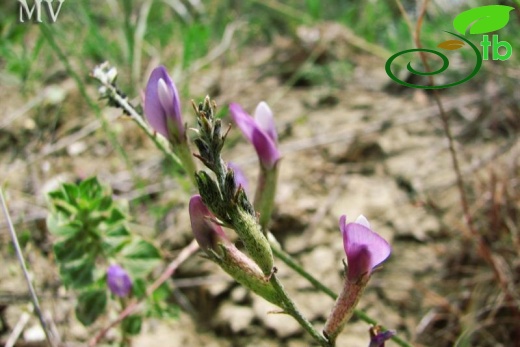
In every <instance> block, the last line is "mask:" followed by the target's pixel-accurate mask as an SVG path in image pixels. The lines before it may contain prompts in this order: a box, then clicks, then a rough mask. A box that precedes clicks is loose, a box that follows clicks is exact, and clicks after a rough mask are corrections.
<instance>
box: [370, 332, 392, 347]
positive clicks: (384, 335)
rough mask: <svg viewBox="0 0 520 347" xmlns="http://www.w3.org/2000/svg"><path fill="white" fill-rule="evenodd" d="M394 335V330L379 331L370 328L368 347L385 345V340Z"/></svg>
mask: <svg viewBox="0 0 520 347" xmlns="http://www.w3.org/2000/svg"><path fill="white" fill-rule="evenodd" d="M394 335H395V330H387V331H385V332H379V331H378V329H374V330H373V329H370V344H369V345H368V347H385V341H386V340H390V339H391V338H392V336H394Z"/></svg>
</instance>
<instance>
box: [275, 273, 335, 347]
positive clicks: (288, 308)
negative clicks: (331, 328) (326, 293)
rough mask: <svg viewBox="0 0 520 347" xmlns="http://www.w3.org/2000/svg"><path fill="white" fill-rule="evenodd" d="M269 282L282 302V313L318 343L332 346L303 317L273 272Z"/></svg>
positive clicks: (328, 346)
mask: <svg viewBox="0 0 520 347" xmlns="http://www.w3.org/2000/svg"><path fill="white" fill-rule="evenodd" d="M271 283H272V285H273V287H274V289H275V290H276V291H277V292H278V294H279V296H280V300H281V302H282V309H283V310H284V313H287V314H288V315H290V316H291V317H293V318H294V319H295V320H296V321H297V322H298V323H299V324H300V326H301V327H302V328H304V329H305V331H307V332H308V333H309V334H310V335H311V336H312V337H313V338H314V339H315V340H316V342H318V343H319V344H320V346H322V347H333V346H334V344H331V343H330V342H329V340H328V339H327V338H326V337H325V336H323V335H322V334H320V333H319V332H318V331H317V330H316V329H314V327H313V326H312V324H311V322H309V321H308V320H307V318H305V317H304V316H303V315H302V314H301V312H300V311H299V310H298V308H297V307H296V304H295V303H294V302H293V301H292V300H291V299H290V298H289V296H288V295H287V293H286V292H285V289H284V288H283V286H282V284H281V283H280V281H279V280H278V277H277V276H276V274H273V275H272V276H271Z"/></svg>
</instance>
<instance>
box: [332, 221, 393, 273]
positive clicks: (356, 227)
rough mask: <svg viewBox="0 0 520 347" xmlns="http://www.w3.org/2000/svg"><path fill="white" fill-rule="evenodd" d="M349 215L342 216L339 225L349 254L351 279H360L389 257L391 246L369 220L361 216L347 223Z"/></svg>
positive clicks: (346, 251)
mask: <svg viewBox="0 0 520 347" xmlns="http://www.w3.org/2000/svg"><path fill="white" fill-rule="evenodd" d="M346 220H347V216H345V215H343V216H341V218H340V220H339V227H340V230H341V233H342V234H343V246H344V247H345V253H346V254H347V262H348V273H347V278H348V279H349V280H350V281H355V280H357V279H359V278H360V277H361V276H363V275H364V274H368V275H370V274H371V273H372V270H373V269H374V268H375V267H377V266H378V265H379V264H381V263H382V262H383V261H385V260H386V258H388V256H389V255H390V252H391V247H390V245H389V244H388V242H386V240H385V239H383V238H382V237H381V236H379V235H378V234H376V233H375V232H374V231H372V229H370V224H369V223H368V220H367V219H366V218H365V217H364V216H363V215H361V216H359V217H358V218H357V219H356V221H355V222H353V223H348V224H347V223H346Z"/></svg>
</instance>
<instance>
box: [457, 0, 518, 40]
mask: <svg viewBox="0 0 520 347" xmlns="http://www.w3.org/2000/svg"><path fill="white" fill-rule="evenodd" d="M513 9H514V7H511V6H504V5H489V6H480V7H475V8H472V9H471V10H467V11H464V12H462V13H460V14H459V15H458V16H457V17H455V19H454V20H453V27H454V28H455V30H457V31H458V32H459V33H461V34H462V35H465V34H466V31H468V29H469V33H470V34H485V33H489V32H492V31H495V30H498V29H502V28H503V27H505V26H506V24H507V23H508V22H509V12H511V11H512V10H513Z"/></svg>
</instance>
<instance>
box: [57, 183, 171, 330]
mask: <svg viewBox="0 0 520 347" xmlns="http://www.w3.org/2000/svg"><path fill="white" fill-rule="evenodd" d="M49 199H50V203H51V205H52V211H51V213H50V214H49V216H48V218H47V226H48V228H49V230H50V231H51V233H53V234H54V235H55V236H56V240H55V242H54V254H55V256H56V261H57V262H58V264H59V269H60V276H61V279H62V281H63V284H64V285H65V287H67V288H71V289H74V290H77V291H78V303H77V306H76V316H77V318H78V320H79V321H80V322H81V323H82V324H84V325H86V326H88V325H91V324H92V323H94V322H95V321H96V320H97V318H99V316H101V315H102V314H103V313H104V312H105V311H106V309H107V305H108V302H109V299H110V298H115V297H114V295H109V292H110V291H109V289H108V287H107V267H108V265H109V264H119V265H120V266H121V267H122V268H124V269H125V270H126V271H127V272H128V274H129V276H130V278H131V279H132V282H133V283H134V284H133V285H132V291H131V293H130V294H129V295H132V296H136V297H138V298H141V297H144V296H145V294H146V291H145V290H144V289H143V288H145V287H146V283H147V280H148V278H149V275H150V273H151V271H152V270H153V269H154V268H155V267H156V266H157V265H159V264H160V262H161V254H160V252H159V250H158V249H157V248H156V247H155V246H154V245H153V244H152V243H150V242H148V241H146V240H144V239H142V238H141V237H140V236H138V235H135V234H133V233H131V232H130V230H129V229H128V227H127V223H126V222H127V219H128V215H127V214H126V212H125V209H124V208H123V204H122V203H119V202H117V201H114V199H113V198H112V193H111V191H110V190H109V189H107V188H105V187H103V186H102V185H101V184H100V182H99V181H98V179H97V178H95V177H93V178H88V179H86V180H84V181H82V182H81V183H79V184H71V183H64V184H63V185H62V186H61V187H60V188H59V189H57V190H55V191H53V192H51V193H49ZM122 299H124V298H122ZM156 301H157V300H156V298H155V296H153V297H151V298H150V300H149V302H150V305H149V306H150V307H149V312H147V313H146V314H147V315H159V316H164V315H165V314H166V315H168V316H172V315H174V314H175V311H172V310H171V309H168V308H167V307H161V306H158V305H157V302H156ZM158 307H159V308H158ZM165 312H166V313H165ZM127 319H128V321H126V322H125V323H124V324H122V325H121V326H122V328H123V331H124V332H126V333H129V334H136V333H138V332H139V330H140V326H141V319H142V317H141V316H139V315H136V316H131V317H128V318H127Z"/></svg>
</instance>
